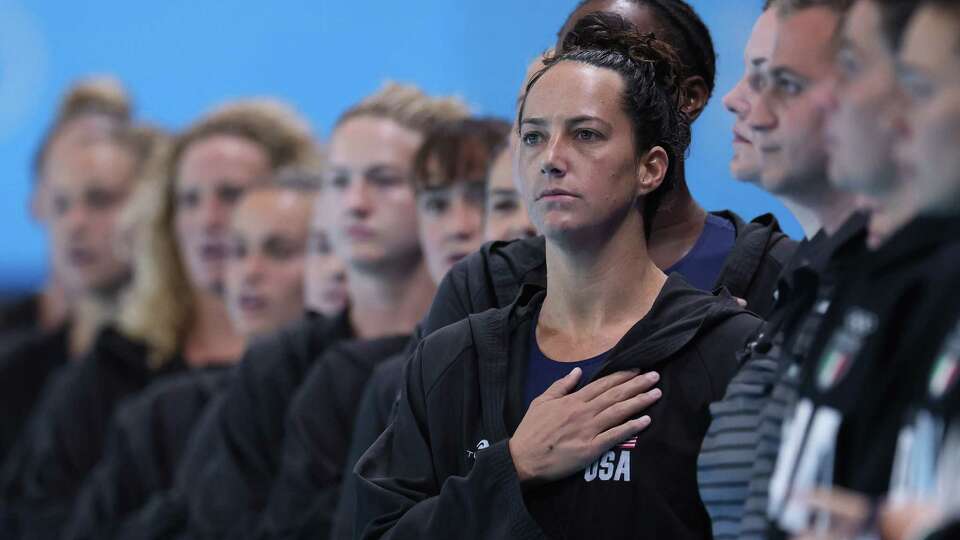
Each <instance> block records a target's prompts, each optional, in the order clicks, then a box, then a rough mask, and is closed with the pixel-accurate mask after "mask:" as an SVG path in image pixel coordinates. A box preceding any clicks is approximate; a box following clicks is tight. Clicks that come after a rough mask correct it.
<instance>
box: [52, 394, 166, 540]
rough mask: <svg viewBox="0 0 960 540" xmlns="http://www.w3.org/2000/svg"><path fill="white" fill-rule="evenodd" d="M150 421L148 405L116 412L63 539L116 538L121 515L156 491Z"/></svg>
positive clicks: (153, 446) (123, 408) (124, 407)
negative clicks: (104, 444) (103, 447)
mask: <svg viewBox="0 0 960 540" xmlns="http://www.w3.org/2000/svg"><path fill="white" fill-rule="evenodd" d="M150 419H151V418H150V414H149V409H147V408H145V407H143V406H142V405H141V404H140V403H137V402H131V403H128V404H127V405H125V406H123V407H121V408H120V409H119V410H118V412H117V415H116V416H115V417H114V421H113V422H112V424H111V427H110V430H109V434H108V435H107V443H106V447H105V450H104V455H103V458H102V459H101V460H100V463H98V464H97V466H96V468H95V469H94V470H93V472H92V473H91V474H90V476H89V477H88V478H87V480H86V482H84V485H83V488H82V489H81V491H80V494H79V495H78V497H77V500H76V502H75V503H74V507H73V514H72V517H71V519H70V521H69V522H68V524H67V526H66V528H65V530H64V535H63V537H64V538H66V539H72V538H112V537H113V536H114V532H115V530H116V527H117V525H118V523H119V521H120V520H122V518H123V516H125V515H126V514H128V513H130V512H132V511H134V510H135V509H136V508H138V507H139V506H140V505H141V504H142V503H143V502H144V501H145V500H146V498H147V496H148V495H149V493H150V492H151V491H153V490H155V489H158V487H159V486H157V485H156V470H155V468H154V467H153V466H152V463H153V462H155V461H156V459H153V458H151V456H152V453H153V450H155V449H156V448H157V447H156V444H154V443H153V442H152V430H151V427H152V426H153V423H152V422H151V421H150ZM138 438H139V439H140V440H139V442H138V441H137V439H138Z"/></svg>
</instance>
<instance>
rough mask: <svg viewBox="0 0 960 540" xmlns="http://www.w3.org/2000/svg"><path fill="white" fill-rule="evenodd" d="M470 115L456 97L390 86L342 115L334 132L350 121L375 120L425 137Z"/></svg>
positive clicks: (390, 83)
mask: <svg viewBox="0 0 960 540" xmlns="http://www.w3.org/2000/svg"><path fill="white" fill-rule="evenodd" d="M469 114H470V111H469V108H468V107H467V105H466V104H465V103H464V102H463V101H462V100H461V99H459V98H457V97H453V96H447V97H430V96H428V95H427V94H426V93H424V91H423V90H421V89H419V88H417V87H416V86H413V85H410V84H399V83H395V82H387V83H386V84H384V85H383V88H381V89H380V90H378V91H377V92H376V93H374V94H372V95H370V96H368V97H366V98H365V99H364V100H363V101H361V102H360V103H357V104H356V105H354V106H353V107H351V108H349V109H347V111H346V112H344V113H343V114H341V115H340V118H339V119H338V120H337V123H336V126H335V128H336V127H338V126H340V125H342V124H343V123H344V122H346V121H347V120H350V119H351V118H356V117H358V116H372V117H375V118H386V119H388V120H393V121H394V122H396V123H397V124H399V125H401V126H403V127H405V128H407V129H410V130H413V131H416V132H418V133H426V132H428V131H430V130H431V129H433V128H434V127H435V126H436V125H438V124H440V123H443V122H450V121H453V120H461V119H463V118H466V117H467V116H469Z"/></svg>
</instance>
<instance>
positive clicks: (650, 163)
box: [637, 146, 670, 196]
mask: <svg viewBox="0 0 960 540" xmlns="http://www.w3.org/2000/svg"><path fill="white" fill-rule="evenodd" d="M669 166H670V157H669V156H668V155H667V151H666V150H664V149H663V147H662V146H654V147H653V148H651V149H650V150H647V152H646V153H645V154H644V155H643V157H641V158H640V161H639V163H638V164H637V178H638V180H639V182H638V183H637V195H638V196H643V195H646V194H648V193H650V192H652V191H654V190H656V189H657V188H658V187H660V184H662V183H663V181H664V179H666V177H667V169H668V168H669Z"/></svg>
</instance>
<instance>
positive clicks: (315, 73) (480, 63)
mask: <svg viewBox="0 0 960 540" xmlns="http://www.w3.org/2000/svg"><path fill="white" fill-rule="evenodd" d="M576 3H577V0H485V1H483V2H477V1H472V0H417V1H412V2H411V1H408V2H394V1H386V0H367V1H365V2H363V1H361V2H351V3H348V2H332V1H329V0H276V1H273V2H263V1H262V0H230V1H213V0H201V1H196V0H192V1H185V0H167V1H165V2H149V3H147V2H129V1H126V0H97V1H94V2H63V1H62V0H0V170H2V171H3V175H4V177H5V180H6V181H5V183H4V185H5V190H4V192H5V193H4V196H3V197H0V297H5V296H10V295H13V294H16V293H18V292H21V291H24V290H28V289H32V288H35V287H38V286H40V284H41V283H42V282H43V281H44V279H45V277H46V272H47V253H46V249H45V239H44V237H43V232H42V230H41V229H40V228H39V227H38V226H37V225H36V224H35V223H34V222H33V221H32V219H31V217H30V213H29V208H28V200H29V194H30V185H31V182H32V178H31V176H30V173H29V170H30V159H31V156H32V154H33V151H34V148H35V146H36V144H37V141H38V140H39V138H40V136H41V134H42V132H43V130H44V128H45V127H46V125H47V124H48V122H49V121H50V120H51V118H52V115H53V114H54V112H55V111H54V109H55V107H56V104H57V101H58V99H59V97H60V95H61V93H62V92H63V91H64V89H65V88H66V87H67V86H68V85H69V84H70V83H71V82H73V81H75V80H76V79H78V78H81V77H85V76H88V75H91V74H111V75H113V76H115V77H116V78H118V79H119V80H120V81H121V82H122V83H123V84H124V85H125V86H126V87H127V88H128V90H129V91H130V93H131V94H132V96H133V99H134V105H135V116H136V117H137V118H139V119H142V120H146V121H149V122H152V123H156V124H159V125H161V126H164V127H167V128H171V129H178V128H180V127H183V126H184V125H186V124H187V123H188V122H190V121H191V120H192V119H194V118H195V117H196V116H197V115H199V114H200V113H202V112H204V111H205V110H207V109H209V108H210V107H211V106H213V105H215V104H217V103H218V102H220V101H222V100H225V99H230V98H237V97H245V96H266V95H269V96H275V97H278V98H280V99H283V100H286V101H288V102H289V103H291V104H292V105H293V106H295V107H296V108H298V109H299V110H300V111H301V112H303V113H304V114H305V115H306V116H307V117H308V118H309V119H310V120H311V122H312V123H313V127H314V129H315V131H316V133H317V135H319V136H320V137H321V139H324V138H326V136H327V135H328V134H329V130H330V128H331V125H332V123H333V122H334V120H335V119H336V117H337V115H338V114H339V113H340V112H342V110H343V109H344V108H346V107H347V106H349V105H351V104H352V103H354V102H355V101H357V100H358V99H359V98H361V97H363V96H365V95H366V94H368V93H370V92H372V91H374V90H376V89H377V88H378V87H379V86H380V85H381V84H382V82H383V81H385V80H388V79H392V80H397V81H403V82H413V83H416V84H418V85H420V86H422V87H423V88H424V89H425V90H426V91H428V92H430V93H436V94H451V93H452V94H458V95H460V96H461V97H463V98H464V99H466V100H467V101H468V102H469V103H470V104H471V105H472V107H473V109H474V110H475V112H478V113H482V114H491V115H498V116H503V117H510V116H512V114H513V111H514V109H513V107H514V101H515V99H516V95H517V90H518V88H519V85H520V83H521V80H522V78H523V75H524V71H525V67H526V65H527V63H528V62H529V61H530V60H531V59H532V58H533V57H534V56H535V55H537V54H538V53H540V52H542V51H543V50H544V49H545V48H546V47H548V46H549V45H551V43H552V42H553V40H554V38H555V32H556V31H557V29H558V28H559V27H560V24H561V23H562V22H563V19H564V17H565V16H566V15H567V14H568V13H569V12H570V11H571V10H572V8H573V7H574V6H575V5H576ZM691 3H692V4H693V5H694V7H695V8H696V9H697V11H698V12H699V13H700V15H701V16H702V17H703V18H704V20H705V22H706V23H707V25H708V26H709V27H710V29H711V31H712V32H713V37H714V40H715V42H716V47H717V52H718V54H719V60H718V80H717V90H716V93H715V95H714V99H713V100H712V102H711V104H710V106H709V108H708V109H707V110H706V112H705V113H704V114H703V116H701V118H700V120H699V121H698V122H697V123H696V126H695V131H694V144H693V146H692V148H691V153H690V160H689V162H688V179H689V181H690V184H691V188H692V190H693V193H694V195H695V196H696V197H697V199H699V200H700V201H701V203H702V204H703V205H704V206H705V207H706V208H707V209H709V210H719V209H726V208H729V209H732V210H734V211H736V212H738V213H740V214H741V215H742V216H743V217H744V218H746V219H749V218H752V217H754V216H756V215H759V214H761V213H764V212H773V213H774V214H776V216H777V217H778V218H779V219H780V222H781V225H782V226H783V228H784V229H785V230H786V232H787V233H788V234H790V235H791V236H794V237H799V236H800V235H801V230H800V227H799V225H798V224H797V222H796V221H795V220H794V219H793V217H792V216H790V215H789V213H788V212H787V211H786V210H785V209H784V208H783V207H782V206H781V205H780V204H779V203H778V202H776V200H774V199H773V198H772V197H770V196H768V195H766V194H765V193H763V192H762V191H760V190H759V189H757V188H754V187H751V186H747V185H743V184H741V183H738V182H736V181H735V180H733V179H732V178H731V177H730V174H729V172H728V169H727V163H728V161H729V158H730V156H731V154H732V150H731V139H732V134H731V131H730V128H731V125H732V117H731V115H730V114H729V113H727V112H726V111H725V110H724V109H723V106H722V104H721V102H720V98H721V97H722V96H723V94H724V93H726V91H727V90H729V89H730V88H731V87H732V85H733V84H734V83H735V82H736V81H737V79H738V78H739V77H740V76H741V74H742V70H743V61H742V51H743V46H744V44H745V42H746V40H747V36H748V34H749V32H750V25H751V23H752V22H753V20H754V18H755V16H756V15H757V14H759V11H760V4H761V3H762V2H761V1H760V0H722V1H718V0H692V1H691Z"/></svg>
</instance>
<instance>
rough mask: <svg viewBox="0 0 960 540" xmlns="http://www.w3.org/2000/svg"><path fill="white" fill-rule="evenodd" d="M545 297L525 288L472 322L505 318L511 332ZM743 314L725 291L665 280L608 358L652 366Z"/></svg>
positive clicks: (675, 278)
mask: <svg viewBox="0 0 960 540" xmlns="http://www.w3.org/2000/svg"><path fill="white" fill-rule="evenodd" d="M545 297H546V289H544V288H543V287H539V286H536V285H532V284H525V285H524V286H523V288H522V289H521V292H520V295H519V296H518V297H517V299H516V301H515V302H514V304H513V306H511V307H508V308H505V309H504V310H499V313H498V312H496V311H494V312H488V313H486V314H481V315H477V316H472V317H471V318H472V319H474V320H475V321H476V322H481V320H482V319H481V318H487V317H489V318H492V317H496V316H499V317H501V318H502V317H507V320H506V321H504V322H506V323H507V324H506V326H505V328H506V329H509V328H513V327H515V326H516V323H518V322H520V321H522V320H525V319H530V318H532V317H534V316H535V314H536V312H537V311H538V310H539V309H540V306H541V305H542V304H543V300H544V298H545ZM744 311H745V310H744V309H743V308H742V307H740V305H739V304H737V302H736V300H735V299H734V298H733V297H732V296H731V295H730V293H729V292H728V291H727V290H726V289H723V288H721V289H720V290H718V292H717V293H715V294H709V293H705V292H703V291H701V290H699V289H696V288H694V287H693V286H692V285H690V284H688V283H687V282H686V281H685V280H684V279H683V278H682V277H681V276H680V275H679V274H676V273H674V274H671V275H670V276H669V277H667V281H666V282H665V283H664V285H663V288H662V289H661V290H660V294H658V295H657V298H656V300H654V302H653V306H651V308H650V311H649V312H647V314H646V315H645V316H644V317H643V319H641V320H640V321H638V322H637V323H636V324H635V325H634V326H633V327H632V328H631V329H630V330H629V331H628V332H627V333H626V334H625V335H624V336H623V338H621V339H620V341H619V342H618V343H617V344H616V345H615V346H614V347H613V349H611V350H610V355H611V356H615V355H619V354H621V353H623V354H629V355H630V356H633V357H639V358H643V359H644V362H643V363H644V364H649V365H653V364H656V363H657V362H660V361H661V360H663V359H664V358H667V357H669V356H671V355H673V354H675V353H676V352H677V351H679V350H680V349H682V348H683V347H684V346H686V345H687V344H688V343H689V342H690V341H691V340H692V339H693V338H694V337H695V336H697V335H698V334H701V333H704V332H707V331H709V330H710V329H712V328H714V327H716V326H717V325H719V324H721V323H723V322H724V321H726V320H727V319H729V318H731V317H733V316H735V315H738V314H741V313H743V312H744ZM511 319H512V320H511ZM488 320H489V319H488ZM485 322H486V321H485ZM511 323H512V324H511ZM471 326H474V327H480V326H482V325H474V324H471ZM503 337H504V338H505V339H508V336H503ZM635 367H639V368H641V369H642V368H644V367H645V366H644V365H640V366H635Z"/></svg>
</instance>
